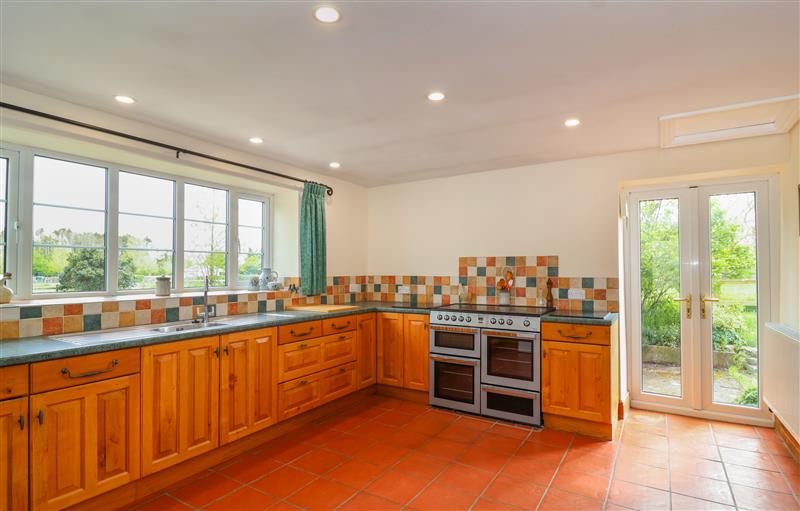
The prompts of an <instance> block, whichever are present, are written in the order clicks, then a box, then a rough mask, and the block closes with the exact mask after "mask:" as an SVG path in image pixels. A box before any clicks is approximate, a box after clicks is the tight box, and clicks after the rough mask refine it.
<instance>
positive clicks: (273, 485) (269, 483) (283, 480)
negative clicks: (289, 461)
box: [250, 465, 316, 498]
mask: <svg viewBox="0 0 800 511" xmlns="http://www.w3.org/2000/svg"><path fill="white" fill-rule="evenodd" d="M314 479H316V476H314V475H313V474H309V473H308V472H304V471H302V470H298V469H296V468H294V467H291V466H288V465H287V466H284V467H281V468H279V469H277V470H276V471H274V472H271V473H270V474H269V475H268V477H262V478H261V479H258V480H257V481H254V482H252V483H250V485H251V486H252V487H254V488H257V489H259V490H262V491H265V492H267V493H269V494H271V495H275V496H276V497H280V498H284V497H286V496H287V495H289V494H291V493H293V492H295V491H297V489H299V488H300V487H301V486H305V485H306V484H308V483H310V482H311V481H313V480H314Z"/></svg>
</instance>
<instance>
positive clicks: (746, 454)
mask: <svg viewBox="0 0 800 511" xmlns="http://www.w3.org/2000/svg"><path fill="white" fill-rule="evenodd" d="M719 452H720V454H721V455H722V461H723V462H725V464H726V465H727V464H728V463H732V464H734V465H742V466H745V467H750V468H759V469H761V470H772V471H778V470H779V469H778V465H776V464H775V462H774V461H772V456H771V455H769V454H766V453H762V452H750V451H740V450H739V449H731V448H729V447H720V448H719Z"/></svg>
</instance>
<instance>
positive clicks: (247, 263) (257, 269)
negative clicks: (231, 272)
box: [239, 254, 263, 284]
mask: <svg viewBox="0 0 800 511" xmlns="http://www.w3.org/2000/svg"><path fill="white" fill-rule="evenodd" d="M262 260H263V258H262V256H261V254H239V282H246V283H248V284H249V283H250V279H251V278H253V277H258V276H259V275H260V274H261V267H262Z"/></svg>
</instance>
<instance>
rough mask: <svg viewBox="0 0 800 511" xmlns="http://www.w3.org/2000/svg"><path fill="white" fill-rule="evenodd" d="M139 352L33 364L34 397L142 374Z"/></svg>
mask: <svg viewBox="0 0 800 511" xmlns="http://www.w3.org/2000/svg"><path fill="white" fill-rule="evenodd" d="M139 354H140V353H139V348H130V349H126V350H117V351H108V352H106V353H95V354H93V355H81V356H77V357H70V358H62V359H59V360H48V361H47V362H38V363H36V364H31V394H36V393H38V392H46V391H48V390H54V389H63V388H66V387H72V386H75V385H81V384H84V383H90V382H93V381H100V380H107V379H109V378H116V377H117V376H123V375H126V374H133V373H138V372H139V358H140V357H139Z"/></svg>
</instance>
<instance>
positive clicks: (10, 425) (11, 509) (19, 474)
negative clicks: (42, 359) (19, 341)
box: [0, 366, 29, 511]
mask: <svg viewBox="0 0 800 511" xmlns="http://www.w3.org/2000/svg"><path fill="white" fill-rule="evenodd" d="M25 368H26V369H27V366H25ZM25 378H26V383H27V371H25ZM26 388H27V387H26ZM28 429H29V425H28V398H27V397H19V398H16V399H9V400H7V401H2V402H0V511H16V510H18V509H20V510H24V509H28Z"/></svg>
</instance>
